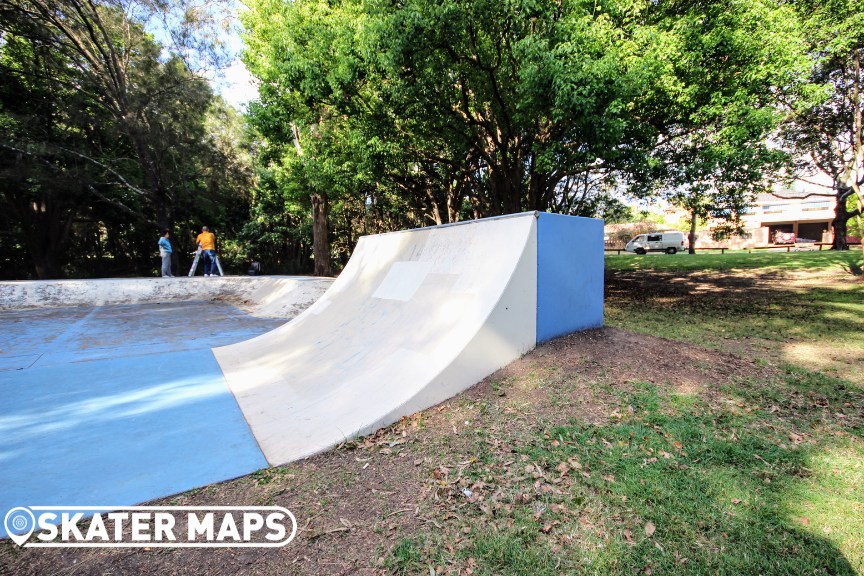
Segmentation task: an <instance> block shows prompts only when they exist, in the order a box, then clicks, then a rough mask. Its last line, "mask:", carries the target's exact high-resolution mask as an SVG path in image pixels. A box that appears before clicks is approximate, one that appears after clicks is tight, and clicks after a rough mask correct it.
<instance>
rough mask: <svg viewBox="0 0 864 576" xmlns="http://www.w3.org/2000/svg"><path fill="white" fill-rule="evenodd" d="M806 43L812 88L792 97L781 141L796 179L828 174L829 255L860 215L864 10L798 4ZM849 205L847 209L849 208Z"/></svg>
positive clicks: (837, 0)
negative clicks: (791, 155)
mask: <svg viewBox="0 0 864 576" xmlns="http://www.w3.org/2000/svg"><path fill="white" fill-rule="evenodd" d="M796 7H797V8H798V10H799V14H800V15H801V18H802V20H803V21H804V23H805V26H806V29H807V32H808V38H809V39H810V45H809V53H810V55H811V57H812V59H813V63H814V66H813V68H812V74H811V77H810V83H809V84H807V85H804V86H803V87H801V89H800V90H799V91H798V92H797V93H793V94H792V95H790V100H789V103H788V108H789V110H790V112H791V114H790V117H789V121H788V122H787V124H786V127H785V130H784V133H783V136H784V140H785V142H786V143H787V144H788V145H789V146H790V147H791V148H792V150H793V152H795V153H796V154H798V157H799V158H800V159H801V163H800V164H799V165H798V169H799V173H800V174H803V176H804V178H805V179H806V178H807V177H808V176H809V175H812V173H813V171H814V170H815V171H821V172H822V173H824V174H827V175H828V176H829V177H830V178H831V180H832V182H833V185H832V190H831V191H826V192H824V193H819V192H814V193H812V194H811V195H812V196H825V197H833V198H834V199H835V201H836V208H835V215H834V220H833V221H832V223H831V226H832V229H833V232H834V240H833V245H832V249H834V250H847V249H848V243H847V239H846V236H847V225H848V222H849V220H851V219H852V218H855V217H860V216H861V214H862V211H864V197H862V195H861V186H862V184H864V145H862V133H864V122H862V116H864V68H862V59H864V7H862V6H861V3H860V2H853V1H851V0H831V1H829V2H811V1H809V0H805V1H801V2H797V3H796ZM850 205H851V207H850Z"/></svg>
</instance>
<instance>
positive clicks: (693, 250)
mask: <svg viewBox="0 0 864 576" xmlns="http://www.w3.org/2000/svg"><path fill="white" fill-rule="evenodd" d="M698 221H699V216H697V215H696V212H695V211H694V212H691V213H690V234H689V236H688V239H689V240H690V242H689V244H690V246H688V247H687V253H688V254H696V223H697V222H698Z"/></svg>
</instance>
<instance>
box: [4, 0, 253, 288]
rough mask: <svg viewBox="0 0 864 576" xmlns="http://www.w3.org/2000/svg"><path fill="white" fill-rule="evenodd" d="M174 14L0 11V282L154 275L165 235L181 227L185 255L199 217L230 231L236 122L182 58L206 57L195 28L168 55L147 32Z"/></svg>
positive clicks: (243, 178) (70, 8)
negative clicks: (8, 235) (0, 278)
mask: <svg viewBox="0 0 864 576" xmlns="http://www.w3.org/2000/svg"><path fill="white" fill-rule="evenodd" d="M169 8H170V7H168V6H166V5H164V4H160V3H154V2H149V1H147V0H140V1H133V2H119V1H114V0H103V1H101V2H95V3H81V2H78V1H77V0H72V1H71V2H65V3H56V2H53V1H51V0H14V1H12V2H8V3H4V4H3V6H2V8H0V31H2V33H3V36H2V42H0V75H2V83H0V85H2V88H0V125H3V126H4V128H5V129H4V130H3V131H2V135H0V206H2V208H3V210H0V211H2V212H3V213H4V219H5V220H6V223H7V225H8V227H7V226H4V227H3V229H4V231H5V230H14V231H15V232H14V233H13V234H14V237H15V239H16V241H15V242H14V243H11V242H6V241H5V238H4V241H3V242H2V243H0V258H3V259H9V260H11V261H14V265H13V266H10V267H4V268H3V271H2V273H0V274H3V275H4V276H6V277H11V278H26V277H30V276H32V275H34V274H33V273H34V272H35V275H36V276H38V277H40V278H53V277H61V276H64V275H68V276H92V275H98V276H102V275H115V274H129V273H134V274H138V275H141V274H151V273H153V272H154V271H155V270H156V269H157V268H158V266H157V262H156V259H155V254H156V250H155V241H156V239H157V238H158V233H159V230H160V229H161V228H172V227H174V226H175V225H176V226H177V230H176V231H177V232H179V233H177V234H175V235H174V237H173V241H174V242H175V246H177V247H178V248H179V250H178V251H177V252H178V255H179V256H181V258H182V257H184V256H185V255H186V253H187V252H188V251H190V250H191V248H192V237H193V235H192V231H193V230H195V229H198V228H199V227H200V225H201V223H202V221H203V222H206V223H208V224H209V225H211V226H212V227H214V228H216V230H217V233H220V235H222V234H224V235H225V236H227V238H226V239H230V238H231V237H232V236H233V235H235V234H236V233H237V232H238V230H237V227H238V223H239V222H241V221H242V220H243V219H245V217H246V214H247V212H248V208H247V200H246V196H245V194H246V192H247V191H248V189H249V188H250V186H251V185H252V183H253V178H252V177H253V173H252V171H251V168H250V162H251V156H250V154H249V152H248V150H247V151H246V152H245V153H244V151H243V149H242V146H243V143H242V141H241V138H240V137H239V136H238V134H242V132H243V130H244V128H243V124H244V120H243V119H242V118H240V117H239V115H237V114H236V113H235V114H233V116H232V115H231V113H230V112H229V111H228V110H227V108H226V106H225V104H224V103H221V102H220V101H219V100H218V99H214V97H213V94H212V92H211V90H210V88H209V86H208V84H207V82H206V81H205V80H204V79H203V78H202V77H201V76H199V75H197V74H196V73H195V72H193V70H192V69H191V68H190V66H189V65H188V64H187V61H186V60H184V57H190V56H192V55H193V54H194V55H196V57H199V58H200V57H202V56H203V51H202V50H201V47H202V45H201V44H200V43H199V44H195V46H193V43H194V42H196V41H197V40H200V38H199V37H197V36H195V35H194V34H191V33H190V26H191V22H192V21H191V20H190V21H189V22H186V21H184V23H182V24H178V25H177V27H176V28H174V31H175V32H177V34H176V35H175V36H168V37H170V38H172V41H173V42H179V44H177V43H175V44H173V45H172V48H174V49H175V51H174V52H170V53H169V52H167V51H166V52H165V54H164V55H163V48H164V47H163V46H162V45H161V44H160V43H158V42H156V41H155V39H154V38H153V36H152V35H150V34H148V33H147V32H145V30H144V26H145V25H150V24H152V23H153V22H156V21H162V20H165V21H168V20H172V19H173V18H174V17H175V16H176V14H172V13H171V12H170V11H169ZM211 8H212V7H211ZM202 14H203V12H202ZM189 16H192V13H190V14H189ZM193 20H194V19H193ZM181 30H182V31H184V32H183V33H182V34H181V33H180V32H181ZM181 55H182V57H181ZM28 260H29V262H27V261H28ZM227 263H228V264H230V258H229V259H228V262H227ZM187 264H188V263H187V262H186V261H185V258H182V261H180V262H179V263H178V265H179V266H181V267H183V266H185V265H187Z"/></svg>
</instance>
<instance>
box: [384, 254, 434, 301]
mask: <svg viewBox="0 0 864 576" xmlns="http://www.w3.org/2000/svg"><path fill="white" fill-rule="evenodd" d="M431 269H432V263H431V262H394V263H393V265H392V266H390V270H388V271H387V276H385V277H384V280H383V281H382V282H381V284H379V285H378V289H377V290H375V293H374V294H372V297H373V298H381V299H382V300H401V301H402V302H407V301H408V300H411V298H413V297H414V293H415V292H417V289H418V288H420V286H422V285H423V282H424V281H425V280H426V275H427V274H429V270H431Z"/></svg>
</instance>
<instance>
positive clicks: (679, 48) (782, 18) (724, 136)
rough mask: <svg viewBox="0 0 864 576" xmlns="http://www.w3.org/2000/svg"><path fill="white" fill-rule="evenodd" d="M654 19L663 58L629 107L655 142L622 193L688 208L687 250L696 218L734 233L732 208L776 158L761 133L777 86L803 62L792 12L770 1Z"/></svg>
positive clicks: (768, 127) (764, 178) (742, 203)
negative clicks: (651, 86) (655, 79)
mask: <svg viewBox="0 0 864 576" xmlns="http://www.w3.org/2000/svg"><path fill="white" fill-rule="evenodd" d="M656 22H657V30H658V31H657V32H655V34H657V35H658V37H659V38H663V39H664V41H663V44H664V45H667V46H668V49H667V56H668V58H667V60H666V67H665V68H664V69H663V70H662V72H661V74H660V76H659V80H660V83H661V87H660V88H659V89H656V90H653V91H651V92H650V93H649V94H648V96H647V98H646V99H645V100H644V101H643V104H644V106H642V107H640V108H639V109H638V110H639V111H640V113H642V114H644V118H645V119H646V121H647V122H648V123H650V124H651V125H652V126H654V127H655V130H656V142H655V144H654V146H653V147H652V150H651V151H650V153H649V154H648V156H647V161H645V163H644V164H642V165H639V164H635V165H633V166H632V167H631V168H630V173H631V175H632V176H631V178H633V176H635V179H631V191H632V192H633V194H634V195H635V196H637V197H643V198H644V197H651V196H653V195H660V196H662V197H664V198H666V199H667V200H668V201H670V202H671V203H672V204H675V205H677V206H679V207H681V208H683V209H685V210H686V211H687V212H688V213H689V214H690V253H691V254H692V253H694V252H695V247H696V229H697V225H698V222H699V221H702V220H706V219H708V218H711V219H714V220H719V221H721V222H723V224H722V225H721V226H718V227H717V228H715V230H714V233H715V237H724V236H728V235H731V234H737V233H740V232H742V227H741V220H740V216H741V214H742V213H743V212H744V211H745V209H746V208H748V207H749V206H750V205H751V204H752V201H753V200H754V198H755V196H756V194H757V193H758V192H760V191H763V190H766V189H769V188H770V184H771V181H772V180H773V179H774V174H775V173H776V172H777V170H778V169H779V167H780V166H781V165H782V164H783V162H784V159H785V156H784V154H783V153H782V152H781V151H780V150H778V149H777V146H775V145H772V144H771V141H770V139H769V137H770V136H771V135H772V134H773V133H774V131H775V130H776V127H777V126H778V124H779V123H780V120H781V119H782V116H781V115H780V114H778V113H777V107H778V104H779V92H778V89H777V87H780V86H788V85H790V84H793V85H794V84H795V83H797V82H798V81H799V78H800V76H801V74H802V72H803V71H804V70H805V69H806V59H805V58H804V57H803V55H804V51H803V41H802V38H801V31H800V27H799V26H798V21H797V18H796V15H795V13H794V12H793V11H792V10H790V9H789V8H788V7H787V6H784V5H783V4H781V3H775V2H773V1H770V0H766V1H759V2H732V3H725V2H700V3H692V4H688V3H675V2H673V3H659V4H658V7H657V11H656ZM633 183H635V184H636V187H635V188H634V186H633ZM645 183H650V184H651V185H652V186H651V188H646V187H645Z"/></svg>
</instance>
